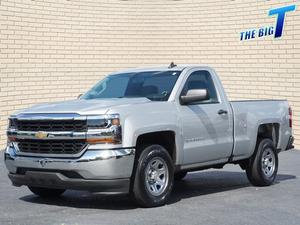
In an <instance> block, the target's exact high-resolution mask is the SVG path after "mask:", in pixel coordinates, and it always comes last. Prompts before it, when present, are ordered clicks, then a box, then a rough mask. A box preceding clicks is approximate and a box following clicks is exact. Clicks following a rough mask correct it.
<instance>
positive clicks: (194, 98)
mask: <svg viewBox="0 0 300 225" xmlns="http://www.w3.org/2000/svg"><path fill="white" fill-rule="evenodd" d="M208 99H209V96H208V92H207V89H191V90H188V92H187V93H186V95H183V96H180V103H181V104H182V105H188V104H190V103H192V102H199V101H204V100H208Z"/></svg>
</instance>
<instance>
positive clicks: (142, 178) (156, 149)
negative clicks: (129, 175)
mask: <svg viewBox="0 0 300 225" xmlns="http://www.w3.org/2000/svg"><path fill="white" fill-rule="evenodd" d="M141 150H142V153H141V155H140V156H139V159H138V161H137V165H136V169H135V174H134V180H133V182H134V183H133V187H132V190H131V197H132V198H133V200H134V201H135V202H136V203H138V204H139V205H140V206H143V207H155V206H160V205H164V204H165V203H166V202H167V201H168V199H169V197H170V194H171V191H172V188H173V182H174V181H173V178H174V167H173V161H172V159H171V157H170V155H169V153H168V152H167V150H166V149H165V148H164V147H162V146H160V145H150V146H147V147H144V148H143V149H141Z"/></svg>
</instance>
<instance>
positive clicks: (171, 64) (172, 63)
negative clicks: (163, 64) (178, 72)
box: [168, 62, 177, 69]
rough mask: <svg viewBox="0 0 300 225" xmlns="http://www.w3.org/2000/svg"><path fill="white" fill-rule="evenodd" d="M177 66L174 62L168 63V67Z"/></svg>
mask: <svg viewBox="0 0 300 225" xmlns="http://www.w3.org/2000/svg"><path fill="white" fill-rule="evenodd" d="M175 66H177V65H176V64H174V62H171V63H170V65H169V66H168V68H169V69H172V68H173V67H175Z"/></svg>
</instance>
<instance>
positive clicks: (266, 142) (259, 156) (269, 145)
mask: <svg viewBox="0 0 300 225" xmlns="http://www.w3.org/2000/svg"><path fill="white" fill-rule="evenodd" d="M267 148H269V149H271V150H272V151H273V153H274V156H275V169H274V172H273V174H272V176H270V177H267V176H266V175H265V174H264V172H263V168H262V163H261V160H262V156H263V153H264V151H265V150H266V149H267ZM257 153H258V154H257V157H256V159H255V160H257V162H256V163H257V167H258V168H257V169H258V172H259V173H258V174H259V175H260V177H261V179H262V180H263V181H264V182H265V183H266V184H267V185H270V184H272V183H273V182H274V180H275V178H276V176H277V172H278V154H277V152H276V150H275V147H274V144H273V142H272V140H270V139H263V140H262V141H261V142H260V143H259V146H258V152H257Z"/></svg>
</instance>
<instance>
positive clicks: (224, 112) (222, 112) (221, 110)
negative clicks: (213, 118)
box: [218, 109, 228, 115]
mask: <svg viewBox="0 0 300 225" xmlns="http://www.w3.org/2000/svg"><path fill="white" fill-rule="evenodd" d="M227 113H228V112H227V110H224V109H220V110H219V111H218V114H219V115H223V114H227Z"/></svg>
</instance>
